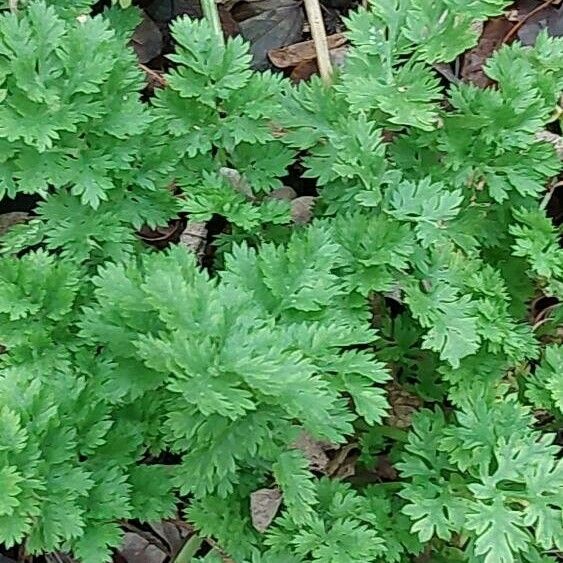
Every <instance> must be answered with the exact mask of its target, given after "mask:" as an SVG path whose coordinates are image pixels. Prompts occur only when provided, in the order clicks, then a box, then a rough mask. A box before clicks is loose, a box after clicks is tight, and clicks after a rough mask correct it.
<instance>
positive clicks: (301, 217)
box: [291, 195, 316, 225]
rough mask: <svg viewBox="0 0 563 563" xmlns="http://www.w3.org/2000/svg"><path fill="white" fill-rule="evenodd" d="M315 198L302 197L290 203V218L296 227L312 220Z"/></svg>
mask: <svg viewBox="0 0 563 563" xmlns="http://www.w3.org/2000/svg"><path fill="white" fill-rule="evenodd" d="M315 199H316V198H315V197H313V196H310V195H304V196H301V197H298V198H296V199H294V200H293V201H292V202H291V218H292V219H293V222H294V223H295V224H296V225H305V224H306V223H308V222H309V221H310V220H311V219H312V218H313V206H314V205H315Z"/></svg>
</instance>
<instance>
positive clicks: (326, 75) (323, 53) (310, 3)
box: [305, 0, 332, 84]
mask: <svg viewBox="0 0 563 563" xmlns="http://www.w3.org/2000/svg"><path fill="white" fill-rule="evenodd" d="M305 11H306V12H307V19H308V20H309V26H310V27H311V35H312V37H313V41H314V43H315V51H316V52H317V64H318V66H319V73H320V75H321V79H322V80H323V82H324V83H325V84H331V83H332V63H331V62H330V54H329V51H328V42H327V39H326V30H325V24H324V21H323V15H322V12H321V7H320V5H319V0H305Z"/></svg>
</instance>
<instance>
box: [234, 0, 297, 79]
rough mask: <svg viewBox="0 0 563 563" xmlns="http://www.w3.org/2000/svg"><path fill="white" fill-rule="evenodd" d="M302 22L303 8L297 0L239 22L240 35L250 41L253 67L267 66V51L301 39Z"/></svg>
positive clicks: (261, 68) (261, 67)
mask: <svg viewBox="0 0 563 563" xmlns="http://www.w3.org/2000/svg"><path fill="white" fill-rule="evenodd" d="M303 22H304V15H303V10H302V9H301V5H300V4H299V3H297V2H295V3H292V4H290V5H288V6H282V7H277V8H275V9H273V10H268V11H266V12H263V13H261V14H259V15H257V16H254V17H252V18H249V19H247V20H244V21H243V22H241V23H240V24H239V27H240V32H241V35H242V36H243V37H244V38H245V39H246V40H247V41H250V50H251V52H252V57H253V67H254V68H255V69H257V70H264V69H266V68H268V66H269V61H268V52H269V51H271V50H272V49H277V48H279V47H283V46H284V45H290V44H292V43H295V41H298V40H299V39H301V37H302V34H303Z"/></svg>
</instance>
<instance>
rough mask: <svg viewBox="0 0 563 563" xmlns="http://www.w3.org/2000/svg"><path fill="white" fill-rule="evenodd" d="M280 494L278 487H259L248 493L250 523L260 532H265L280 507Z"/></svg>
mask: <svg viewBox="0 0 563 563" xmlns="http://www.w3.org/2000/svg"><path fill="white" fill-rule="evenodd" d="M281 501H282V494H281V492H280V490H279V489H259V490H258V491H254V492H253V493H252V494H251V495H250V516H251V518H252V525H253V526H254V528H256V530H258V531H259V532H260V533H263V532H265V531H266V530H267V529H268V526H269V525H270V524H271V523H272V520H273V519H274V518H275V517H276V514H277V512H278V510H279V508H280V505H281Z"/></svg>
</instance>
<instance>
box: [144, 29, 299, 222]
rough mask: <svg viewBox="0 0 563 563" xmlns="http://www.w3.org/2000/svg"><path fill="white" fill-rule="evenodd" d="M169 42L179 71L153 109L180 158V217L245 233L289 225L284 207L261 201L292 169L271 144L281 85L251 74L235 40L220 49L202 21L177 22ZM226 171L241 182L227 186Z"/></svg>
mask: <svg viewBox="0 0 563 563" xmlns="http://www.w3.org/2000/svg"><path fill="white" fill-rule="evenodd" d="M172 35H173V37H174V39H175V40H176V45H177V47H176V52H175V54H173V55H170V59H171V60H172V61H173V62H174V63H176V65H177V66H176V67H175V68H174V70H173V71H171V73H170V74H169V75H168V76H167V82H168V87H167V88H165V89H162V90H160V91H159V92H158V93H157V95H156V97H155V99H154V105H155V106H156V108H157V110H158V111H157V113H158V115H159V116H160V117H161V119H162V122H163V123H164V124H165V127H166V132H167V135H169V136H170V138H172V139H174V142H175V145H176V146H177V147H178V148H177V150H178V151H179V156H180V157H181V158H182V161H181V163H180V166H179V168H178V171H177V174H178V178H177V183H178V185H179V186H180V187H181V188H182V191H183V192H184V194H185V196H186V198H185V202H184V205H183V207H184V209H185V210H186V211H188V212H190V214H191V216H192V217H193V218H194V219H196V220H207V219H210V218H211V216H212V214H213V213H217V214H220V215H223V216H225V217H227V218H228V219H229V220H230V221H231V222H232V223H233V224H234V225H236V226H238V227H241V228H243V229H245V230H250V229H252V228H254V227H257V226H258V225H260V224H261V223H287V222H288V221H289V209H288V206H287V205H284V204H282V203H281V202H279V201H273V200H269V201H268V200H266V201H264V195H265V194H267V193H268V192H270V191H271V190H272V189H274V188H277V187H281V185H282V184H281V181H280V179H279V178H280V177H283V176H284V175H285V174H286V169H287V167H288V166H289V165H290V164H291V162H292V161H293V152H292V151H290V150H289V149H288V148H286V147H285V146H284V145H283V144H282V143H281V142H280V141H279V140H277V139H276V137H275V129H276V127H278V126H279V125H278V123H277V120H278V117H279V113H280V96H281V92H282V89H283V87H282V81H281V80H280V79H279V77H277V76H275V75H273V74H271V73H263V74H257V73H253V72H252V71H251V69H250V62H251V55H250V52H249V48H248V45H247V44H246V43H243V41H242V39H241V38H240V37H236V38H234V39H229V40H227V43H226V46H225V47H223V46H221V45H220V44H219V43H218V42H217V40H216V38H215V37H214V36H213V34H212V32H211V28H210V26H209V24H208V23H207V22H206V21H192V20H190V19H188V18H183V19H179V20H177V21H176V22H174V24H173V25H172ZM225 168H227V169H235V170H236V171H237V172H238V173H239V174H240V175H241V176H242V178H240V179H239V180H238V181H237V182H233V181H232V180H231V181H229V178H228V177H227V178H226V177H225V175H224V174H222V173H221V172H222V169H223V170H224V169H225Z"/></svg>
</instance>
